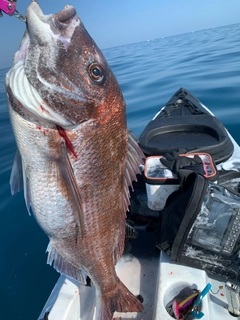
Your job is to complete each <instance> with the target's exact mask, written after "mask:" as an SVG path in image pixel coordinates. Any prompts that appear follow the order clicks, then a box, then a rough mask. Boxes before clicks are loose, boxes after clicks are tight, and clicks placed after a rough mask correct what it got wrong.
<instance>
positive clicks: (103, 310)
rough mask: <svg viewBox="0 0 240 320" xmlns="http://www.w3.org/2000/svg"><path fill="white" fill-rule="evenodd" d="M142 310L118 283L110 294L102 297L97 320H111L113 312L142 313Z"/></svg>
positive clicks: (120, 283) (141, 306)
mask: <svg viewBox="0 0 240 320" xmlns="http://www.w3.org/2000/svg"><path fill="white" fill-rule="evenodd" d="M143 309H144V308H143V305H142V303H141V302H140V301H139V300H138V299H137V298H136V297H135V296H134V295H133V294H132V293H131V292H130V291H129V290H128V289H127V287H125V285H124V284H123V283H122V282H121V281H120V282H119V283H118V285H117V286H116V287H115V288H114V289H113V290H112V291H111V292H110V293H108V294H103V295H102V297H101V299H100V309H99V317H98V318H97V320H112V317H113V314H114V312H115V311H117V312H142V311H143Z"/></svg>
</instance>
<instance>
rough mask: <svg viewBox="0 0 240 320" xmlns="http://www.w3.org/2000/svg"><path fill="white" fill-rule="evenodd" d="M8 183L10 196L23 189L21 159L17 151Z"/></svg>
mask: <svg viewBox="0 0 240 320" xmlns="http://www.w3.org/2000/svg"><path fill="white" fill-rule="evenodd" d="M9 183H10V188H11V194H12V195H14V194H15V193H17V192H19V191H21V190H22V189H23V172H22V158H21V155H20V152H19V150H17V151H16V154H15V158H14V162H13V166H12V171H11V175H10V182H9Z"/></svg>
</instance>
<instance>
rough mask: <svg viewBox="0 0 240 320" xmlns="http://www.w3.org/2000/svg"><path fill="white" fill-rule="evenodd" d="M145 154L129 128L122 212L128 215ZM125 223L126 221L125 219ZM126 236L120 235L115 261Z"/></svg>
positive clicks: (120, 253)
mask: <svg viewBox="0 0 240 320" xmlns="http://www.w3.org/2000/svg"><path fill="white" fill-rule="evenodd" d="M144 159H145V156H144V154H143V152H142V150H141V149H140V147H139V145H138V140H137V138H136V137H135V136H134V135H133V133H132V132H131V131H129V130H128V151H127V159H126V171H125V183H124V193H123V209H122V213H123V215H124V216H126V212H127V210H128V206H129V205H130V191H129V187H131V188H132V189H133V186H132V181H134V180H135V181H137V177H136V176H137V174H141V170H140V168H139V166H140V165H141V164H143V163H144ZM123 223H124V225H125V221H124V220H123ZM122 227H123V226H122ZM124 240H125V237H124V236H120V239H119V241H118V245H117V246H116V248H115V250H114V262H115V263H117V261H118V260H119V258H120V257H121V255H122V252H123V249H124Z"/></svg>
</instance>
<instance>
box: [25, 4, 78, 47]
mask: <svg viewBox="0 0 240 320" xmlns="http://www.w3.org/2000/svg"><path fill="white" fill-rule="evenodd" d="M26 20H27V31H28V34H29V36H30V41H31V42H36V40H37V42H38V43H43V42H48V43H49V42H50V41H51V38H56V37H58V36H59V37H61V39H62V40H63V39H65V40H66V41H70V39H71V36H72V34H73V32H74V30H75V27H76V26H78V25H79V24H80V19H79V18H78V17H77V12H76V9H75V8H74V7H73V6H69V5H66V6H65V8H64V9H63V10H61V11H60V12H58V13H56V14H49V15H44V13H43V12H42V10H41V8H40V6H39V4H38V3H37V2H32V3H31V4H30V5H29V7H28V8H27V12H26Z"/></svg>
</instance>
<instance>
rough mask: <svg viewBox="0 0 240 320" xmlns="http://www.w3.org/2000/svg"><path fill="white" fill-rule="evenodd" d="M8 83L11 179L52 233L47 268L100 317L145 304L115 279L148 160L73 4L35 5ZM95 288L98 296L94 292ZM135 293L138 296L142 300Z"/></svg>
mask: <svg viewBox="0 0 240 320" xmlns="http://www.w3.org/2000/svg"><path fill="white" fill-rule="evenodd" d="M26 18H27V30H26V33H25V35H24V37H23V40H22V42H21V45H20V49H19V51H18V52H17V53H16V54H15V57H14V61H13V66H12V68H11V69H10V71H9V72H8V74H7V76H6V90H7V95H8V100H9V112H10V117H11V122H12V127H13V132H14V135H15V138H16V142H17V146H18V150H19V151H18V152H17V155H16V158H15V162H14V165H13V169H12V174H11V181H10V182H11V189H12V193H15V192H17V191H19V190H20V189H21V186H22V185H23V186H24V196H25V201H26V205H27V208H28V210H30V208H31V210H32V211H33V213H34V216H35V218H36V220H37V222H38V224H39V225H40V226H41V228H42V229H43V231H44V232H45V233H46V234H47V235H48V237H49V239H50V242H49V246H48V263H49V264H53V266H54V267H55V268H56V269H57V270H58V271H59V272H60V273H64V274H67V275H69V276H71V277H73V278H75V279H77V280H79V281H81V282H85V279H86V274H87V275H88V276H89V277H90V278H91V280H92V281H93V283H94V285H95V287H96V292H97V318H96V319H97V320H110V319H112V316H113V313H114V311H118V312H138V311H142V310H143V306H142V304H141V303H140V302H139V301H138V300H137V298H136V297H135V296H134V295H133V293H131V292H130V291H129V290H128V289H127V288H126V287H125V286H124V284H123V283H122V282H121V281H120V279H119V278H118V277H117V274H116V271H115V264H116V263H117V261H118V260H119V258H120V257H121V255H122V253H123V249H124V240H125V214H126V210H127V208H128V205H129V186H131V184H132V180H135V179H136V174H137V173H140V171H139V164H141V163H142V161H143V158H144V156H143V154H142V152H141V150H140V148H139V147H138V144H137V141H136V139H135V138H134V136H133V135H132V134H131V133H130V132H129V131H128V129H127V127H126V115H125V102H124V99H123V97H122V93H121V90H120V88H119V85H118V83H117V80H116V79H115V77H114V75H113V73H112V71H111V69H110V67H109V66H108V64H107V62H106V60H105V59H104V57H103V55H102V53H101V51H100V50H99V49H98V47H97V46H96V44H95V43H94V41H93V40H92V38H91V37H90V36H89V34H88V33H87V31H86V29H85V28H84V26H83V24H82V22H81V21H80V19H79V18H78V16H77V14H76V11H75V9H74V8H73V7H71V6H66V7H65V9H64V10H63V11H61V12H59V13H57V14H55V15H48V16H45V15H44V14H43V13H42V11H41V9H40V7H39V5H38V4H37V3H36V2H32V3H31V5H30V6H29V8H28V10H27V14H26ZM89 290H91V289H89ZM135 294H138V293H135Z"/></svg>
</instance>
